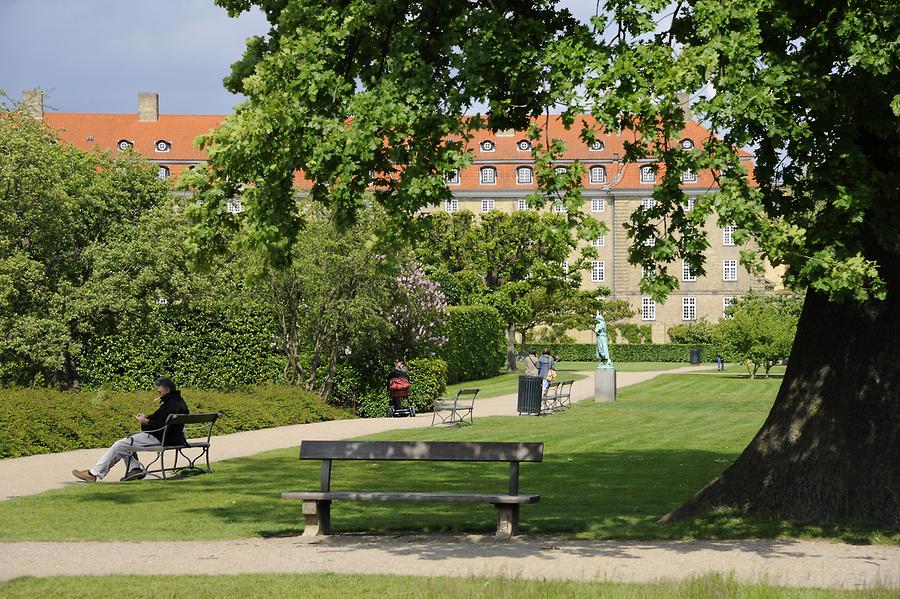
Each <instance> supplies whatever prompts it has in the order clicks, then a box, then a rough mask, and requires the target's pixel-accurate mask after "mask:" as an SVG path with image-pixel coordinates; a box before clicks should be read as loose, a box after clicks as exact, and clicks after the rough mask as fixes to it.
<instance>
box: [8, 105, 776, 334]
mask: <svg viewBox="0 0 900 599" xmlns="http://www.w3.org/2000/svg"><path fill="white" fill-rule="evenodd" d="M23 104H24V106H25V108H26V110H28V111H29V112H30V113H31V114H32V115H33V116H34V117H35V118H40V119H43V120H44V121H45V122H46V123H47V124H48V125H50V126H51V127H53V128H54V129H55V130H57V131H58V132H59V135H60V137H61V138H62V139H63V140H64V141H66V142H67V143H70V144H71V145H73V146H75V147H77V148H80V149H82V150H87V151H102V150H107V151H111V152H117V151H126V150H129V149H133V150H135V151H137V152H139V153H140V154H141V155H142V156H143V157H145V158H146V159H147V160H149V161H151V162H153V163H154V164H156V165H157V166H158V168H159V175H160V177H161V178H165V179H169V178H175V177H177V176H178V175H179V174H180V173H182V172H183V171H184V170H186V169H189V168H192V167H193V166H195V165H197V164H200V163H201V162H203V161H204V160H205V158H206V156H205V155H204V153H203V152H202V151H201V150H200V149H198V148H196V147H194V139H196V138H197V136H199V135H202V134H204V133H207V132H208V131H209V130H210V129H213V128H215V127H216V126H218V125H219V124H220V123H221V122H222V120H223V119H224V118H225V117H224V116H221V115H161V114H160V112H159V97H158V96H157V94H155V93H141V94H139V95H138V110H137V113H135V114H94V113H64V112H46V113H45V111H44V109H43V97H42V93H41V92H40V91H32V92H26V93H25V96H24V101H23ZM589 118H590V117H582V120H585V119H589ZM542 124H543V125H545V130H546V131H545V132H546V135H547V137H548V139H550V138H556V139H561V140H562V141H564V142H565V144H566V148H567V149H566V151H565V152H564V154H563V155H562V156H561V157H560V159H559V160H558V161H557V167H558V168H565V167H568V166H570V165H572V164H575V163H578V164H580V165H582V167H583V170H584V175H583V180H582V183H583V197H584V205H583V207H582V210H583V211H584V212H585V213H586V214H589V215H590V216H592V217H593V218H596V219H597V220H599V221H602V222H604V223H606V226H607V229H608V233H607V234H606V235H605V236H603V237H600V238H598V239H594V240H591V241H590V243H591V244H593V245H594V246H595V247H596V248H597V253H598V257H597V258H596V260H594V261H593V263H592V265H591V266H592V267H591V269H590V271H589V272H584V273H582V285H583V286H584V287H585V288H595V287H601V286H602V287H608V288H609V289H610V291H611V297H612V298H613V299H623V300H626V301H628V302H629V304H631V306H632V307H633V308H634V310H635V312H636V315H635V317H634V318H633V319H632V321H633V322H635V323H638V324H648V325H650V326H651V330H652V338H653V340H654V341H655V342H665V341H667V340H668V339H667V335H666V330H667V329H668V328H669V327H671V326H673V325H677V324H683V323H686V322H694V321H697V320H699V319H701V318H705V319H707V320H709V321H710V322H716V321H718V320H719V319H720V318H721V317H722V316H723V311H724V309H725V308H726V307H727V306H728V304H729V303H730V302H731V301H733V300H734V298H736V297H739V296H741V295H743V294H745V293H747V292H748V291H751V290H753V291H766V290H770V289H777V288H779V287H780V277H779V276H778V273H777V272H775V271H774V270H772V271H770V272H769V273H767V275H766V276H764V277H758V276H753V275H751V274H749V273H747V271H746V270H744V269H742V268H741V267H740V265H739V261H740V247H738V246H736V245H735V243H734V240H733V238H732V233H733V228H731V227H725V228H720V227H719V226H718V225H717V224H716V222H715V219H714V218H710V219H709V220H708V221H707V223H706V230H707V233H708V235H709V246H710V247H709V248H708V250H707V251H706V254H705V257H706V271H707V272H706V275H705V276H702V277H700V276H694V274H693V273H691V272H690V270H689V269H687V268H686V267H685V266H684V265H682V264H674V265H671V266H670V267H669V272H670V273H671V274H673V275H675V276H676V277H678V279H679V281H680V289H679V290H678V291H677V292H676V293H673V294H672V295H671V296H670V297H669V299H668V300H667V301H666V302H665V303H664V304H659V303H655V302H653V300H652V299H651V298H649V297H648V296H644V295H642V294H641V293H640V291H639V282H640V279H641V276H642V272H641V269H640V268H639V267H636V266H633V265H631V264H629V263H628V260H627V253H628V246H629V245H630V240H629V239H628V237H627V236H626V231H625V228H624V226H623V225H624V223H626V222H627V221H628V220H629V218H630V216H631V214H632V213H633V212H634V211H635V210H641V209H643V208H645V207H647V206H649V205H650V204H651V203H652V201H653V199H652V197H651V194H652V192H653V188H654V186H655V185H656V179H657V177H658V176H659V175H658V173H657V172H656V168H654V166H655V163H654V161H652V160H648V161H645V162H639V163H636V164H635V163H631V164H625V163H624V162H623V161H622V159H621V157H622V156H624V155H625V150H624V143H625V141H626V138H625V136H623V135H613V134H606V135H601V136H598V137H597V138H596V139H595V141H594V142H593V143H591V144H586V143H585V142H583V141H582V140H581V139H580V138H579V135H578V131H579V130H580V124H579V123H578V122H577V123H576V125H575V126H574V127H572V128H571V129H569V130H567V129H566V128H565V127H563V126H562V123H561V122H560V120H559V118H558V117H550V118H549V119H548V120H547V121H546V122H543V119H542ZM708 136H709V132H708V131H707V130H706V129H704V128H703V127H701V126H700V125H699V124H697V123H693V122H689V123H688V124H687V126H686V127H685V130H684V132H683V134H682V136H681V139H680V140H678V143H679V144H680V145H681V147H683V148H685V149H691V148H693V147H694V146H695V145H698V144H700V143H701V142H702V140H703V139H704V138H706V137H708ZM469 146H470V148H469V149H470V150H471V151H472V154H473V157H474V159H473V161H472V164H471V165H470V166H468V167H467V168H465V169H462V170H460V171H457V172H454V173H449V174H448V176H447V185H448V188H449V189H450V191H451V192H452V199H451V200H450V201H447V202H445V203H444V205H442V206H433V207H431V208H430V210H446V211H448V212H456V211H460V210H469V211H471V212H473V213H476V214H479V213H487V212H490V211H494V210H501V211H505V212H513V211H517V210H528V209H529V208H528V207H527V205H526V197H527V196H528V195H529V194H531V193H533V192H534V191H536V190H537V184H536V181H535V173H534V165H533V161H532V158H531V149H532V148H531V142H530V141H529V140H528V139H527V137H526V135H525V134H524V133H523V132H517V131H500V132H496V133H494V132H490V131H477V132H475V134H474V137H473V138H472V140H471V141H470V142H469ZM741 159H742V160H745V161H746V162H747V166H748V170H752V162H751V160H752V156H751V155H749V154H747V153H742V154H741ZM682 185H683V189H684V191H685V193H686V194H687V195H688V196H689V197H690V198H691V200H693V199H695V198H698V197H700V196H702V195H703V194H705V193H708V192H709V191H710V190H711V189H715V181H714V180H713V177H712V175H711V174H710V173H704V172H700V173H683V174H682ZM689 206H690V203H689ZM240 209H241V207H240V202H239V201H235V202H233V203H231V204H229V210H233V211H239V210H240ZM551 209H552V210H556V211H563V210H565V208H564V207H563V206H561V205H556V206H553V207H552V208H551ZM581 340H584V341H590V333H585V334H584V339H581Z"/></svg>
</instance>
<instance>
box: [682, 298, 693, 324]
mask: <svg viewBox="0 0 900 599" xmlns="http://www.w3.org/2000/svg"><path fill="white" fill-rule="evenodd" d="M681 320H697V298H696V297H694V296H693V295H689V296H686V297H683V298H681Z"/></svg>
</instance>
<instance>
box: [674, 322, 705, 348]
mask: <svg viewBox="0 0 900 599" xmlns="http://www.w3.org/2000/svg"><path fill="white" fill-rule="evenodd" d="M667 333H668V335H669V341H671V342H672V343H681V344H692V345H696V344H698V343H701V344H709V343H715V340H716V325H714V324H712V323H710V322H708V321H707V320H706V319H705V318H701V319H700V320H698V321H697V322H690V323H685V324H677V325H675V326H672V327H669V330H668V331H667Z"/></svg>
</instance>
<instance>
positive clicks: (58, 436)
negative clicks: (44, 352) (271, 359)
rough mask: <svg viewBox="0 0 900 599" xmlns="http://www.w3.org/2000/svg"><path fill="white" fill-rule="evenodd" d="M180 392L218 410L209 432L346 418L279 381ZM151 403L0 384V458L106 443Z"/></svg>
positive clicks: (196, 404) (144, 395) (136, 395)
mask: <svg viewBox="0 0 900 599" xmlns="http://www.w3.org/2000/svg"><path fill="white" fill-rule="evenodd" d="M183 394H184V399H185V401H186V402H187V404H188V407H189V408H190V409H191V411H192V412H195V413H198V412H221V413H222V418H220V419H219V421H218V422H217V423H216V427H215V429H213V432H214V433H215V434H225V433H234V432H238V431H249V430H258V429H263V428H269V427H273V426H284V425H288V424H303V423H307V422H321V421H325V420H337V419H343V418H349V417H350V414H349V413H348V412H347V411H346V410H340V409H338V408H335V407H333V406H329V405H327V404H325V403H324V402H323V401H322V399H321V398H320V397H319V396H317V395H314V394H312V393H307V392H305V391H300V390H298V389H294V388H291V387H284V386H274V385H273V386H268V387H261V388H257V389H254V390H251V391H238V392H233V393H221V392H216V391H203V390H199V389H187V390H184V391H183ZM156 405H157V402H156V400H155V399H154V398H153V394H152V393H149V392H146V391H144V392H110V391H83V392H80V393H71V392H60V391H52V390H47V389H2V390H0V458H4V459H5V458H16V457H21V456H27V455H35V454H41V453H55V452H59V451H69V450H72V449H83V448H93V447H106V446H108V445H110V444H112V443H113V442H114V441H116V440H117V439H121V438H122V437H124V436H125V435H127V434H128V433H130V432H134V431H136V430H138V428H139V426H138V425H137V423H136V422H135V420H134V417H133V415H134V414H136V413H138V412H147V413H150V412H153V411H154V410H156Z"/></svg>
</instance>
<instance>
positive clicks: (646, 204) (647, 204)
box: [641, 198, 656, 210]
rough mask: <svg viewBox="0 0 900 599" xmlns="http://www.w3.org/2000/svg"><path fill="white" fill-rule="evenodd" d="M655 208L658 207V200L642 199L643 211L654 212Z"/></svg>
mask: <svg viewBox="0 0 900 599" xmlns="http://www.w3.org/2000/svg"><path fill="white" fill-rule="evenodd" d="M654 206H656V200H654V199H653V198H641V209H642V210H653V207H654Z"/></svg>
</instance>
